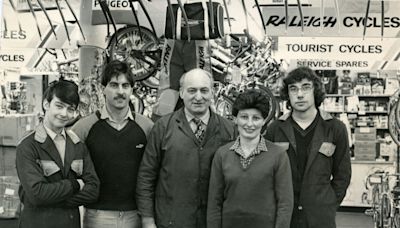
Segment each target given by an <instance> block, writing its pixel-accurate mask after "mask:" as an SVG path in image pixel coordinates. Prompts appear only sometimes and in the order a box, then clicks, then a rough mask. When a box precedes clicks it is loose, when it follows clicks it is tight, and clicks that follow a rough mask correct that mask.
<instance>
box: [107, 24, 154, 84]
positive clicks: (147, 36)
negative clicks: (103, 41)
mask: <svg viewBox="0 0 400 228" xmlns="http://www.w3.org/2000/svg"><path fill="white" fill-rule="evenodd" d="M140 30H141V33H142V39H140V36H139V27H138V26H136V25H131V26H128V27H124V28H122V29H119V30H118V31H117V32H116V33H115V34H114V35H113V36H112V37H111V39H110V42H109V44H108V48H107V49H108V51H109V57H110V60H115V59H117V60H121V61H126V62H127V63H128V64H129V65H130V67H131V71H132V73H133V75H134V76H135V80H137V81H141V80H143V79H146V78H148V77H150V76H152V75H154V74H155V72H156V71H157V70H158V66H159V65H160V59H161V55H160V56H158V60H157V61H155V63H154V64H149V63H148V62H146V61H144V60H141V59H138V58H135V57H133V56H132V50H140V51H157V50H158V45H159V40H158V38H157V37H156V36H155V35H154V33H153V32H152V31H151V30H149V29H147V28H145V27H142V26H141V27H140Z"/></svg>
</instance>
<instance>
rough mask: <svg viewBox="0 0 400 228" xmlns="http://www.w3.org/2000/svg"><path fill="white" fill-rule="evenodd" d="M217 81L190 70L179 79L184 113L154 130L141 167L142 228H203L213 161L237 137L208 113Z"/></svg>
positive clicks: (170, 117) (227, 124) (173, 115)
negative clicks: (225, 145) (221, 148)
mask: <svg viewBox="0 0 400 228" xmlns="http://www.w3.org/2000/svg"><path fill="white" fill-rule="evenodd" d="M212 88H213V79H212V76H211V74H210V73H209V72H207V71H204V70H202V69H198V68H196V69H192V70H190V71H188V72H186V73H185V74H183V75H182V77H181V79H180V91H179V94H180V97H181V98H182V100H183V103H184V107H182V108H181V109H179V110H177V111H175V112H173V113H170V114H168V115H166V116H163V117H162V118H160V119H159V120H158V121H157V122H156V123H155V125H154V127H153V129H152V131H151V133H150V135H149V138H148V140H149V141H148V144H147V146H146V150H145V153H144V155H143V160H142V163H141V165H140V169H139V174H138V183H137V191H136V193H137V202H138V207H139V212H140V214H141V216H142V227H143V228H154V227H158V228H164V227H171V228H205V227H206V209H207V195H208V185H209V178H210V169H211V161H212V158H213V157H214V153H215V152H216V150H217V149H218V148H219V147H220V146H221V145H224V144H226V143H227V142H229V141H233V140H234V139H235V137H236V130H235V129H236V128H235V127H234V124H233V123H232V122H231V121H229V120H226V119H224V118H222V117H221V116H218V115H217V114H215V113H214V112H212V111H211V110H210V105H211V100H212V98H213V90H212Z"/></svg>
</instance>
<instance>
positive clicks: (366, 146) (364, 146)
mask: <svg viewBox="0 0 400 228" xmlns="http://www.w3.org/2000/svg"><path fill="white" fill-rule="evenodd" d="M376 145H377V144H376V142H375V141H373V142H370V141H355V142H354V157H355V159H356V160H361V161H373V160H375V158H376Z"/></svg>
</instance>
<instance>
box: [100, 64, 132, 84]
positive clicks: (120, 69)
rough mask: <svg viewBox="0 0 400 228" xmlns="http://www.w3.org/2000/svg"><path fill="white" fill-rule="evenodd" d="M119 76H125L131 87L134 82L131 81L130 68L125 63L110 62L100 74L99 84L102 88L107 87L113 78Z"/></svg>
mask: <svg viewBox="0 0 400 228" xmlns="http://www.w3.org/2000/svg"><path fill="white" fill-rule="evenodd" d="M120 74H123V75H125V77H126V79H127V80H128V82H129V84H130V85H131V86H132V87H133V85H134V83H135V81H134V80H133V77H134V76H133V74H132V71H131V68H130V67H129V65H128V64H127V63H126V62H121V61H119V60H112V61H111V62H109V63H107V65H106V67H105V68H104V71H103V73H102V74H101V84H102V85H103V86H107V84H108V83H109V82H110V81H111V79H112V78H113V77H117V76H119V75H120Z"/></svg>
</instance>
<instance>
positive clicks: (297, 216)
mask: <svg viewBox="0 0 400 228" xmlns="http://www.w3.org/2000/svg"><path fill="white" fill-rule="evenodd" d="M283 82H284V85H283V88H282V90H281V97H282V99H283V100H286V101H288V104H289V105H290V107H291V112H290V113H287V114H285V115H283V116H281V117H280V118H279V119H278V120H276V121H274V122H273V123H272V124H271V125H270V126H269V127H268V129H267V134H266V138H267V139H269V140H271V141H273V142H276V143H277V144H280V145H282V146H284V147H285V148H286V149H287V153H288V155H289V160H290V163H291V169H292V181H293V190H294V209H293V214H292V221H291V228H321V227H324V228H335V227H336V224H335V215H336V209H337V208H338V207H339V205H340V203H341V202H342V200H343V198H344V196H345V194H346V190H347V187H348V185H349V183H350V177H351V163H350V152H349V143H348V137H347V131H346V128H345V125H344V124H343V123H342V122H340V121H339V120H338V119H336V118H334V117H332V116H331V115H330V114H328V113H326V112H324V111H322V110H318V107H319V106H320V104H321V102H322V101H323V99H324V95H325V93H324V90H323V85H322V83H321V81H320V79H319V78H318V77H317V75H316V74H315V73H314V72H313V71H312V70H311V69H310V68H308V67H299V68H297V69H295V70H293V71H291V72H290V73H289V74H288V76H287V77H286V78H285V79H284V80H283Z"/></svg>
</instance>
